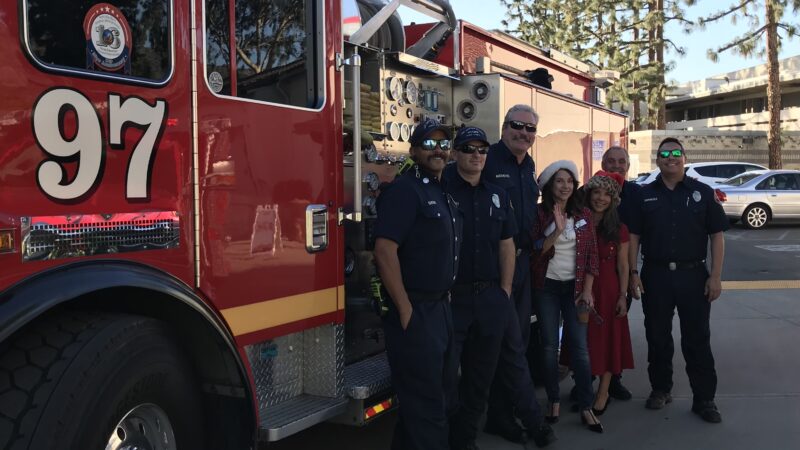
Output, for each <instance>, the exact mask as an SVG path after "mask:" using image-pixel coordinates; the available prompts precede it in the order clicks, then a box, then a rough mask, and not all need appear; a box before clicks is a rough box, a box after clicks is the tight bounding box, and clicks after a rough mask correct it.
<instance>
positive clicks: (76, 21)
mask: <svg viewBox="0 0 800 450" xmlns="http://www.w3.org/2000/svg"><path fill="white" fill-rule="evenodd" d="M23 3H24V5H23V8H24V14H25V22H24V26H25V31H26V33H25V34H26V35H25V36H24V39H26V42H27V47H28V49H29V50H30V52H31V54H32V56H33V57H34V59H35V60H36V61H37V62H39V63H40V64H42V66H44V67H46V68H48V69H53V70H57V71H69V72H75V71H79V72H82V73H85V74H88V75H89V76H100V77H104V78H107V77H119V78H130V79H133V80H141V81H145V82H155V83H158V84H160V83H163V82H165V81H166V80H167V79H168V78H169V77H170V73H171V71H172V36H171V33H172V30H171V23H170V18H171V2H170V1H168V0H118V1H116V2H114V5H113V6H112V5H110V4H108V3H98V2H97V1H94V0H92V1H87V0H67V1H66V3H62V4H60V6H58V7H54V6H53V4H52V2H51V1H46V0H27V1H25V2H23Z"/></svg>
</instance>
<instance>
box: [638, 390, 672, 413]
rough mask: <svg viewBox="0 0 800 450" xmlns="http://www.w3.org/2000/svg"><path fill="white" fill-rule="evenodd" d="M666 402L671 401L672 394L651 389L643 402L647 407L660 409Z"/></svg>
mask: <svg viewBox="0 0 800 450" xmlns="http://www.w3.org/2000/svg"><path fill="white" fill-rule="evenodd" d="M668 403H672V395H671V394H670V393H669V392H662V391H653V392H651V393H650V397H649V398H648V399H647V402H645V404H644V407H645V408H647V409H661V408H663V407H664V406H666V405H667V404H668Z"/></svg>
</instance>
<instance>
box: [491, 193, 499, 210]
mask: <svg viewBox="0 0 800 450" xmlns="http://www.w3.org/2000/svg"><path fill="white" fill-rule="evenodd" d="M492 204H494V207H495V208H500V196H499V195H497V194H492Z"/></svg>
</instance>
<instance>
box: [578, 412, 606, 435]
mask: <svg viewBox="0 0 800 450" xmlns="http://www.w3.org/2000/svg"><path fill="white" fill-rule="evenodd" d="M587 416H588V419H587ZM581 422H582V423H583V424H584V425H586V427H587V428H589V430H590V431H594V432H595V433H602V432H603V424H601V423H600V421H599V420H598V419H597V417H596V416H595V415H594V413H593V412H592V409H591V408H587V409H584V410H583V411H581ZM590 422H591V423H590Z"/></svg>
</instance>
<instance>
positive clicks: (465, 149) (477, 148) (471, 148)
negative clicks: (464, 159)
mask: <svg viewBox="0 0 800 450" xmlns="http://www.w3.org/2000/svg"><path fill="white" fill-rule="evenodd" d="M457 150H458V151H460V152H461V153H465V154H467V155H471V154H473V153H475V152H478V154H481V155H485V154H487V153H489V147H487V146H485V145H462V146H461V147H459V148H458V149H457Z"/></svg>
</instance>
